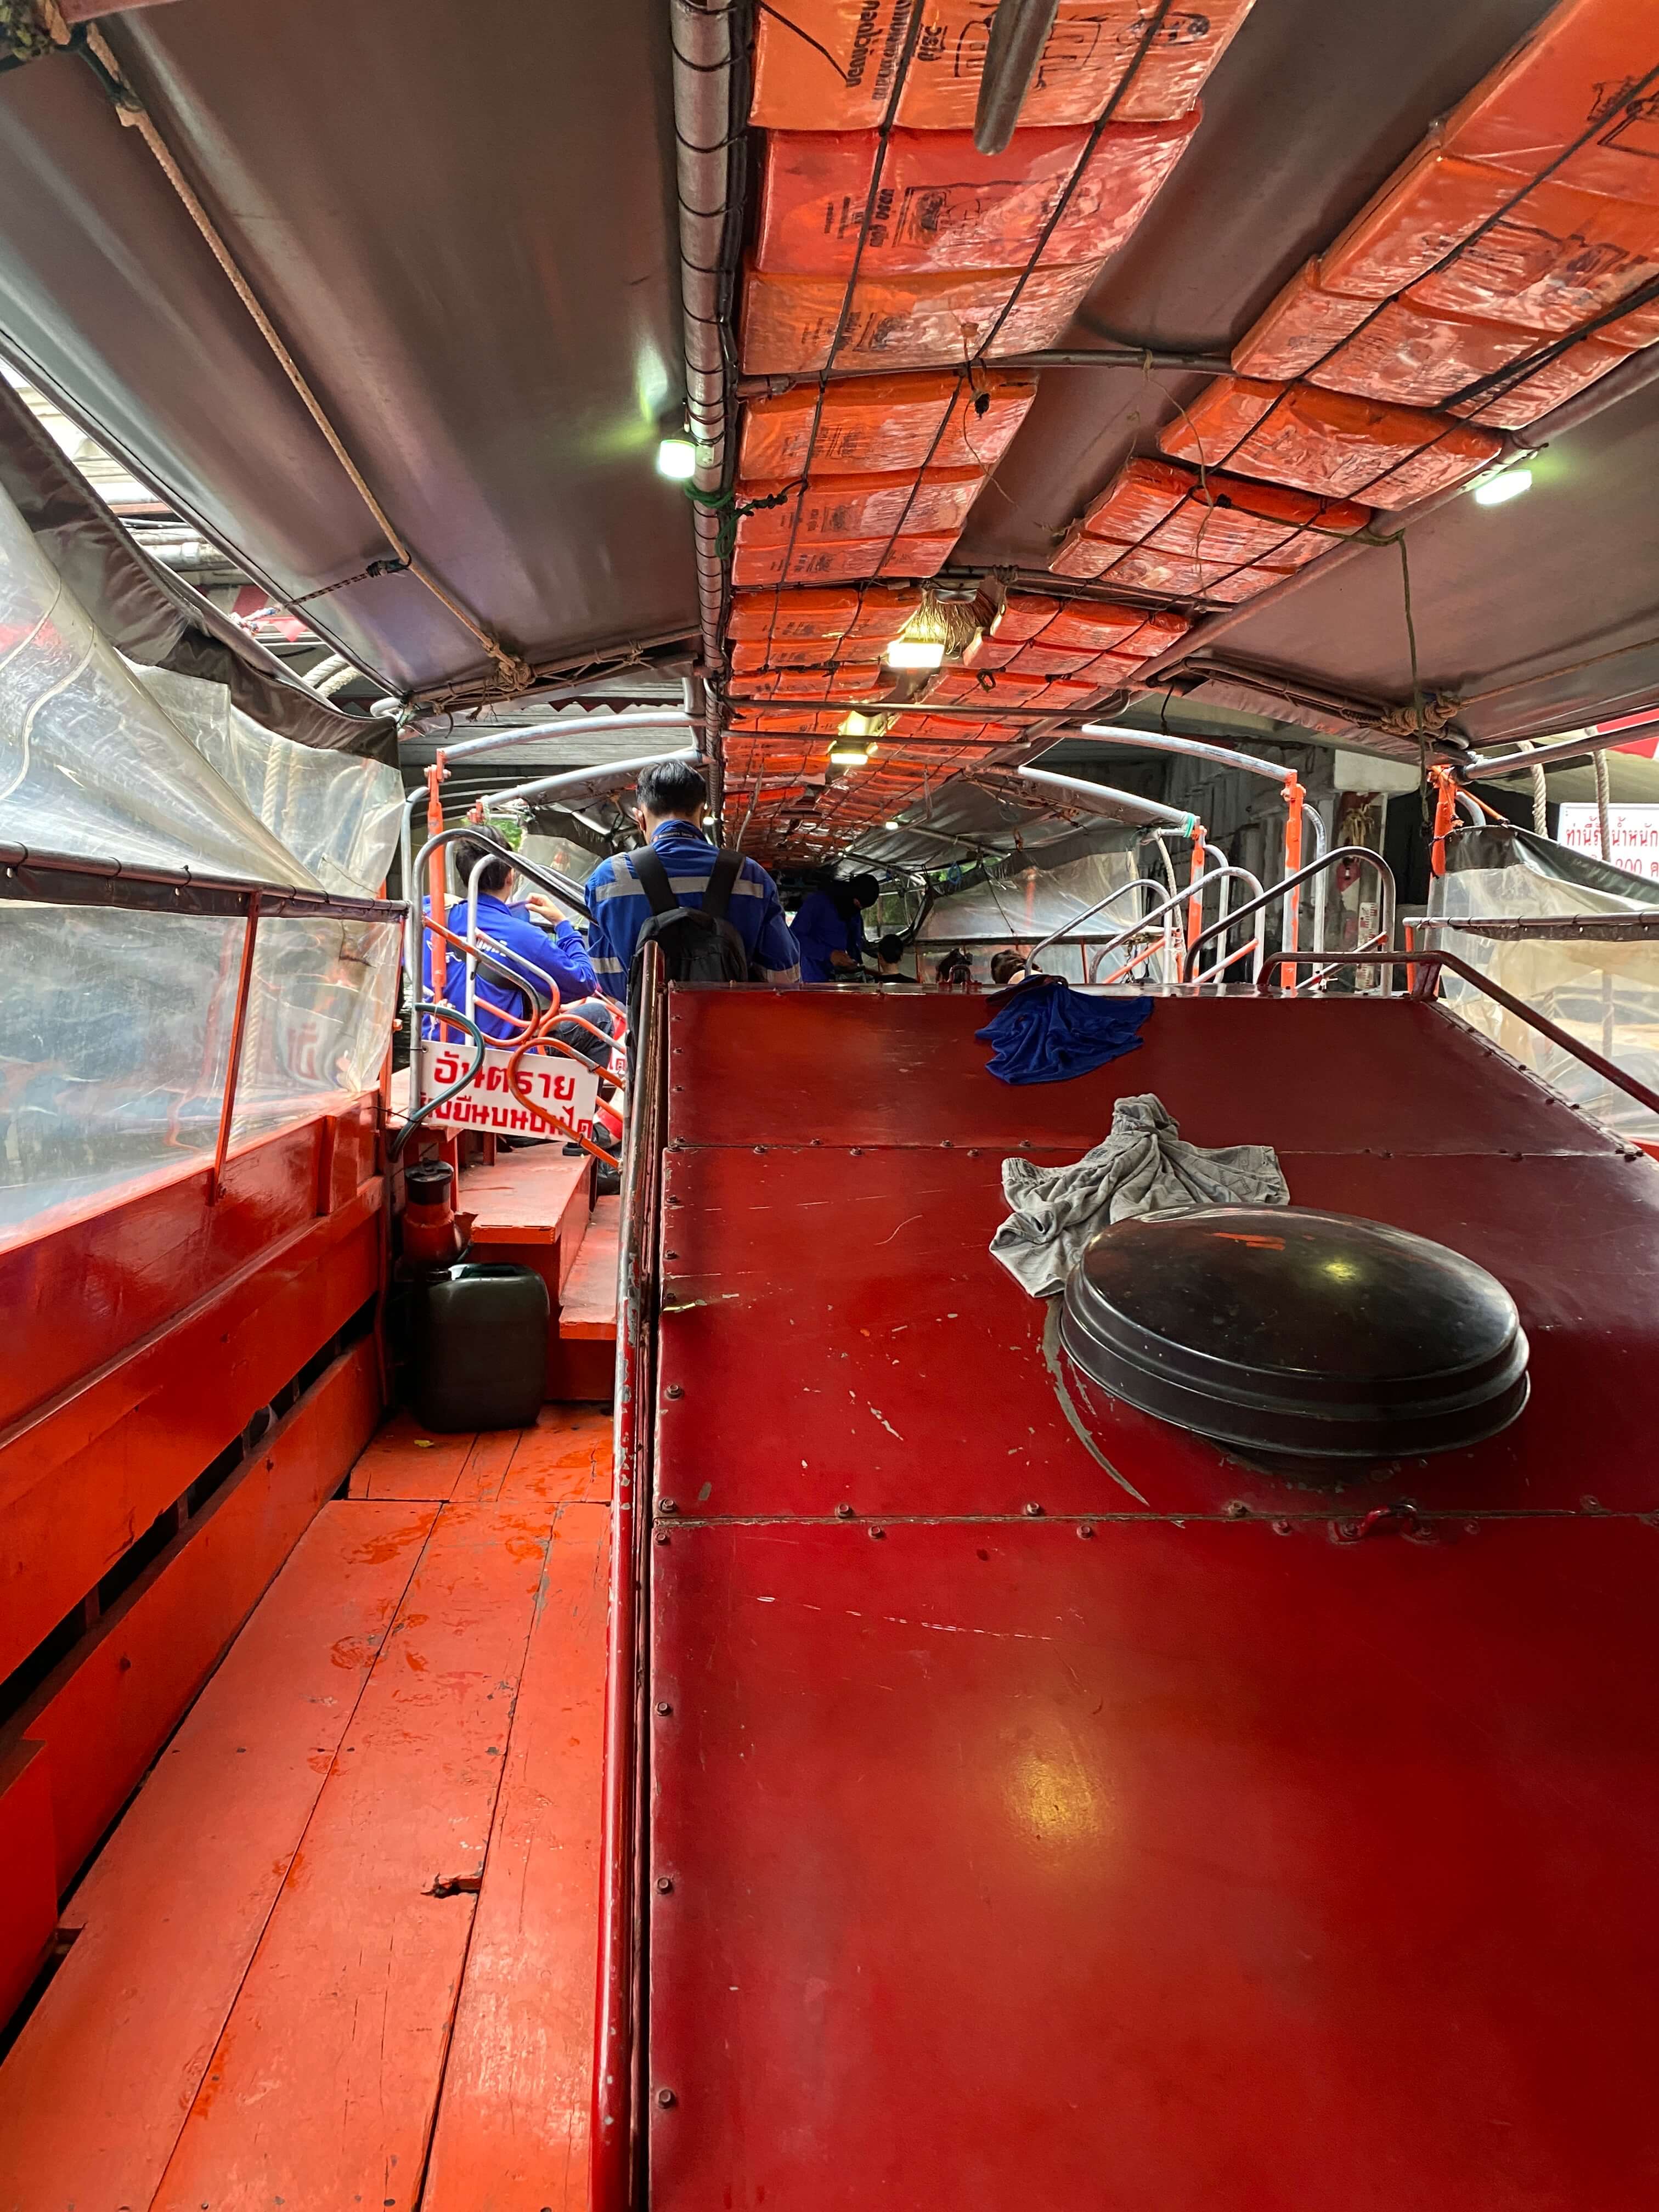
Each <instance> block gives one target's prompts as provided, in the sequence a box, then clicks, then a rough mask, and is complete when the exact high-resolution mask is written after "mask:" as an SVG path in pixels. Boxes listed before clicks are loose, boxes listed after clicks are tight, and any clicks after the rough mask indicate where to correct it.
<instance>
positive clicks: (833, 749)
mask: <svg viewBox="0 0 1659 2212" xmlns="http://www.w3.org/2000/svg"><path fill="white" fill-rule="evenodd" d="M829 757H830V759H831V760H832V761H833V762H834V763H835V764H836V767H837V768H862V767H863V766H864V763H866V761H867V760H868V759H869V757H870V755H869V752H868V751H867V750H866V748H865V747H864V746H863V745H855V744H852V743H851V742H850V740H848V739H845V738H837V739H836V743H835V744H833V745H831V746H830V748H829Z"/></svg>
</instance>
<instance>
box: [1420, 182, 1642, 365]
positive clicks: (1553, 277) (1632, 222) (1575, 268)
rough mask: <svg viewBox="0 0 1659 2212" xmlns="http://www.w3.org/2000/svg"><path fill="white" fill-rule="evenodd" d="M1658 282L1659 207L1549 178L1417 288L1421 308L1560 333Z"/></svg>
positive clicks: (1526, 194) (1482, 231)
mask: <svg viewBox="0 0 1659 2212" xmlns="http://www.w3.org/2000/svg"><path fill="white" fill-rule="evenodd" d="M1655 276H1659V201H1656V202H1646V201H1641V200H1614V199H1608V198H1607V197H1605V196H1604V195H1603V194H1601V193H1600V192H1590V191H1578V190H1576V189H1575V188H1574V187H1573V186H1572V185H1566V184H1564V183H1562V182H1561V180H1560V179H1559V177H1553V178H1547V179H1545V180H1544V181H1543V182H1541V183H1540V184H1536V185H1533V187H1532V188H1531V190H1530V191H1528V192H1526V193H1525V194H1524V196H1523V197H1522V198H1520V199H1519V200H1517V201H1516V203H1515V204H1514V205H1513V206H1512V207H1510V208H1509V209H1507V210H1505V211H1504V214H1502V215H1500V216H1498V218H1497V219H1496V221H1495V222H1491V223H1489V224H1487V225H1486V228H1484V229H1483V230H1481V231H1480V232H1479V233H1478V234H1476V235H1475V236H1474V237H1473V238H1471V239H1469V240H1468V242H1467V243H1466V244H1464V245H1462V246H1460V247H1459V248H1458V250H1457V252H1455V254H1454V255H1453V256H1452V258H1451V259H1450V260H1449V262H1447V263H1446V264H1445V265H1444V267H1443V268H1439V269H1436V270H1434V271H1433V272H1432V273H1431V274H1430V275H1429V276H1425V277H1423V278H1422V279H1421V281H1420V282H1419V283H1418V284H1417V285H1416V286H1415V287H1414V288H1413V295H1412V296H1413V300H1414V301H1416V302H1417V303H1418V304H1419V305H1420V306H1422V307H1430V308H1440V309H1443V310H1445V311H1446V312H1447V313H1451V314H1456V315H1471V316H1475V317H1479V318H1482V319H1486V320H1489V321H1492V322H1501V323H1514V324H1516V325H1519V326H1520V327H1522V329H1526V330H1534V331H1551V332H1553V333H1555V334H1557V335H1559V333H1561V332H1562V331H1572V330H1577V328H1578V327H1579V326H1580V325H1582V324H1583V323H1586V322H1588V321H1589V320H1590V319H1592V318H1593V317H1594V316H1596V315H1599V314H1600V313H1602V311H1603V310H1604V309H1606V308H1608V307H1616V306H1617V305H1618V304H1619V302H1620V301H1621V300H1623V299H1625V298H1626V297H1627V296H1628V295H1630V294H1631V293H1632V292H1633V291H1635V290H1636V289H1638V286H1640V285H1643V284H1645V283H1648V282H1649V281H1650V279H1651V278H1653V277H1655Z"/></svg>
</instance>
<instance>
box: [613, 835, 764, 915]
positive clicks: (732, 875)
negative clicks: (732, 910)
mask: <svg viewBox="0 0 1659 2212" xmlns="http://www.w3.org/2000/svg"><path fill="white" fill-rule="evenodd" d="M630 858H631V859H632V861H633V864H634V874H635V878H636V880H637V881H638V883H639V884H640V887H641V890H643V891H644V893H645V895H646V896H647V898H648V899H649V900H650V902H651V911H652V913H653V914H672V913H673V911H674V909H675V908H676V907H678V904H679V901H678V899H677V898H676V897H675V896H674V891H673V886H672V885H671V884H670V882H669V880H668V871H667V869H666V868H665V867H664V866H663V864H662V855H661V854H659V853H655V852H653V850H652V849H651V848H650V846H648V845H642V846H641V848H640V849H639V851H638V852H637V853H635V854H631V855H630ZM742 866H743V856H742V854H738V853H717V854H715V856H714V866H713V867H712V868H711V869H710V870H709V871H708V882H707V883H706V884H704V885H703V892H702V910H703V912H704V913H705V914H706V915H708V916H709V917H710V919H711V920H713V921H725V919H726V908H727V907H729V906H730V905H731V903H732V886H733V885H734V884H736V882H737V880H738V869H739V868H740V867H742Z"/></svg>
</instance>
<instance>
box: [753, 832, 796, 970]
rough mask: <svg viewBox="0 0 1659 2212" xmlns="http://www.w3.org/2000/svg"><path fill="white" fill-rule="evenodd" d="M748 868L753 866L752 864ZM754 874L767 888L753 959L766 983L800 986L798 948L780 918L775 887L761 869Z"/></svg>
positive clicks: (781, 916)
mask: <svg viewBox="0 0 1659 2212" xmlns="http://www.w3.org/2000/svg"><path fill="white" fill-rule="evenodd" d="M750 866H753V863H752V862H751V863H750ZM755 873H756V874H757V876H758V877H759V878H760V880H761V882H762V883H763V884H764V885H765V887H766V890H765V903H764V905H763V908H762V909H761V925H760V931H759V934H758V935H757V937H756V939H755V956H754V957H755V959H756V961H757V963H758V964H759V967H760V969H761V973H762V975H763V976H764V977H765V979H766V981H768V982H769V983H799V981H800V947H799V945H797V944H796V942H795V935H794V932H793V930H792V929H791V928H790V927H789V925H788V923H787V921H785V920H784V918H783V905H782V902H781V900H780V899H779V897H778V890H777V885H776V884H775V883H774V882H773V881H772V878H771V877H770V876H769V875H768V874H767V873H766V871H765V870H764V869H763V868H756V869H755Z"/></svg>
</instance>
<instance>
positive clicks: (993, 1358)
mask: <svg viewBox="0 0 1659 2212" xmlns="http://www.w3.org/2000/svg"><path fill="white" fill-rule="evenodd" d="M1061 1157H1065V1156H1064V1155H1060V1154H1058V1153H1055V1154H1044V1155H1042V1158H1045V1159H1058V1158H1061ZM1000 1163H1001V1154H1000V1152H999V1151H997V1150H995V1149H986V1150H981V1151H980V1152H978V1153H977V1155H975V1153H973V1152H968V1151H957V1152H923V1153H918V1152H915V1151H908V1150H903V1149H900V1148H892V1149H883V1148H876V1149H872V1150H871V1151H868V1152H865V1153H864V1154H863V1155H862V1156H860V1157H858V1158H853V1157H851V1156H849V1155H848V1153H846V1152H839V1151H830V1150H829V1149H827V1148H826V1149H824V1150H821V1151H811V1150H808V1151H798V1152H789V1151H782V1150H775V1151H774V1150H769V1151H768V1152H765V1153H763V1154H761V1155H758V1156H757V1155H756V1154H755V1153H754V1152H742V1151H738V1150H736V1149H734V1148H715V1147H711V1148H709V1149H708V1150H706V1151H695V1152H678V1153H671V1155H670V1156H669V1159H668V1164H667V1176H666V1185H665V1190H666V1197H667V1201H668V1203H667V1205H666V1207H665V1213H664V1248H665V1255H672V1256H671V1257H665V1291H664V1296H663V1316H662V1322H661V1339H660V1340H661V1346H662V1350H661V1358H660V1364H659V1389H660V1391H661V1392H662V1393H663V1394H664V1395H661V1396H660V1398H659V1435H660V1440H661V1448H660V1457H659V1474H658V1481H659V1494H660V1495H662V1496H664V1497H666V1498H671V1499H672V1500H673V1501H674V1503H675V1504H676V1505H677V1506H678V1509H679V1510H680V1511H681V1512H683V1513H687V1514H708V1515H730V1514H752V1513H763V1514H817V1515H827V1514H830V1513H833V1512H834V1511H835V1510H836V1507H837V1506H838V1505H841V1504H852V1505H853V1506H854V1507H855V1508H856V1509H857V1510H858V1511H859V1512H860V1514H866V1515H876V1516H891V1515H898V1514H929V1513H1018V1512H1019V1511H1020V1510H1022V1508H1023V1507H1024V1505H1025V1504H1028V1503H1034V1504H1040V1505H1042V1507H1043V1508H1044V1509H1045V1510H1047V1511H1048V1512H1049V1513H1098V1512H1103V1511H1112V1510H1139V1509H1140V1508H1141V1507H1142V1506H1143V1505H1144V1506H1145V1507H1147V1508H1150V1509H1152V1510H1156V1511H1158V1512H1164V1513H1170V1512H1206V1511H1208V1512H1219V1511H1220V1510H1222V1509H1223V1508H1224V1506H1225V1505H1226V1504H1228V1503H1230V1502H1231V1501H1233V1500H1237V1499H1241V1498H1242V1499H1246V1500H1249V1501H1252V1502H1255V1503H1257V1504H1260V1505H1261V1508H1262V1510H1265V1511H1270V1512H1275V1513H1283V1512H1291V1513H1303V1512H1328V1511H1337V1510H1340V1511H1342V1512H1347V1511H1350V1510H1352V1509H1353V1506H1354V1505H1355V1504H1356V1503H1358V1502H1370V1500H1371V1499H1372V1498H1383V1497H1396V1496H1399V1495H1401V1492H1402V1489H1403V1490H1405V1491H1407V1492H1409V1494H1411V1495H1413V1496H1414V1497H1416V1498H1418V1499H1419V1501H1420V1502H1421V1503H1423V1504H1425V1505H1434V1504H1441V1505H1445V1506H1455V1507H1457V1508H1459V1509H1472V1508H1487V1507H1492V1508H1501V1509H1504V1510H1515V1509H1516V1508H1538V1507H1541V1506H1548V1507H1557V1508H1559V1507H1576V1506H1577V1504H1578V1502H1579V1500H1580V1498H1582V1497H1583V1496H1584V1495H1585V1493H1586V1492H1589V1493H1590V1494H1591V1495H1593V1496H1595V1497H1596V1498H1599V1499H1600V1500H1601V1503H1602V1504H1605V1505H1607V1506H1612V1507H1620V1508H1626V1509H1634V1510H1650V1509H1652V1508H1654V1507H1655V1506H1659V1461H1656V1455H1655V1454H1654V1452H1653V1450H1652V1448H1651V1442H1650V1434H1649V1428H1648V1413H1647V1398H1648V1389H1647V1384H1646V1382H1645V1379H1644V1378H1645V1377H1646V1376H1650V1375H1651V1374H1652V1373H1653V1372H1654V1371H1655V1368H1656V1364H1659V1170H1655V1168H1654V1167H1653V1165H1652V1164H1651V1163H1650V1162H1649V1161H1648V1160H1646V1159H1644V1158H1637V1159H1635V1160H1626V1159H1624V1158H1620V1157H1619V1156H1618V1155H1617V1154H1602V1155H1600V1156H1596V1157H1590V1158H1528V1159H1524V1160H1521V1161H1518V1162H1517V1161H1512V1160H1509V1159H1504V1158H1493V1157H1484V1158H1483V1157H1472V1158H1461V1159H1447V1158H1419V1159H1383V1158H1377V1157H1376V1156H1374V1155H1368V1154H1364V1153H1348V1154H1335V1153H1327V1154H1322V1155H1316V1156H1313V1157H1310V1158H1304V1157H1300V1156H1297V1155H1294V1154H1287V1155H1286V1156H1285V1160H1284V1165H1285V1173H1286V1176H1287V1179H1288V1181H1289V1183H1290V1187H1291V1195H1292V1197H1293V1198H1294V1199H1296V1200H1297V1201H1298V1202H1303V1203H1306V1204H1308V1205H1310V1206H1333V1207H1336V1208H1338V1209H1340V1210H1344V1211H1347V1212H1355V1213H1359V1214H1363V1215H1366V1216H1368V1217H1370V1218H1375V1219H1377V1220H1383V1221H1390V1222H1393V1223H1395V1225H1397V1226H1399V1227H1401V1228H1405V1229H1411V1230H1415V1231H1418V1232H1419V1234H1422V1235H1425V1236H1430V1237H1438V1238H1439V1239H1441V1241H1443V1243H1448V1244H1450V1245H1451V1246H1453V1247H1454V1248H1455V1249H1457V1250H1459V1251H1462V1252H1465V1253H1467V1254H1468V1256H1469V1257H1470V1258H1471V1259H1474V1260H1477V1261H1480V1262H1481V1263H1482V1264H1483V1265H1484V1266H1486V1267H1491V1268H1492V1271H1493V1272H1494V1273H1496V1274H1497V1275H1498V1277H1499V1279H1501V1280H1502V1281H1503V1282H1504V1283H1505V1284H1506V1285H1508V1286H1509V1288H1510V1291H1511V1292H1512V1293H1513V1295H1514V1297H1515V1298H1516V1303H1517V1304H1518V1305H1519V1307H1520V1310H1521V1315H1522V1321H1523V1322H1524V1323H1525V1324H1526V1326H1527V1328H1528V1333H1529V1334H1530V1337H1531V1340H1532V1371H1533V1401H1532V1403H1531V1405H1530V1406H1529V1407H1528V1409H1527V1411H1526V1413H1524V1414H1523V1415H1522V1419H1521V1420H1520V1422H1519V1423H1517V1424H1516V1426H1515V1427H1514V1428H1513V1429H1512V1430H1510V1431H1508V1432H1507V1433H1506V1434H1505V1435H1504V1436H1501V1437H1494V1438H1492V1440H1490V1441H1489V1442H1488V1443H1485V1444H1481V1445H1478V1446H1476V1447H1475V1448H1474V1449H1472V1450H1470V1451H1467V1452H1458V1453H1452V1454H1448V1455H1443V1456H1442V1457H1439V1458H1437V1459H1435V1460H1432V1461H1431V1462H1426V1463H1424V1462H1419V1463H1416V1464H1414V1465H1413V1466H1412V1467H1410V1468H1407V1469H1405V1470H1404V1471H1403V1473H1402V1474H1401V1475H1399V1476H1396V1477H1389V1478H1386V1479H1385V1480H1383V1482H1382V1483H1381V1484H1380V1485H1376V1486H1370V1487H1369V1488H1367V1487H1366V1486H1364V1485H1361V1486H1356V1487H1351V1488H1350V1490H1349V1491H1348V1492H1346V1494H1345V1496H1344V1497H1343V1498H1341V1499H1340V1500H1339V1501H1338V1502H1336V1503H1334V1504H1333V1502H1332V1500H1331V1496H1330V1493H1329V1492H1310V1491H1308V1490H1306V1489H1304V1488H1301V1487H1298V1486H1296V1485H1294V1484H1292V1483H1290V1482H1287V1481H1283V1480H1276V1479H1274V1478H1273V1477H1272V1476H1269V1475H1265V1474H1260V1473H1258V1472H1253V1471H1252V1470H1249V1469H1247V1468H1243V1467H1242V1466H1241V1465H1239V1464H1238V1463H1237V1462H1235V1461H1231V1460H1230V1459H1228V1458H1226V1457H1225V1456H1224V1455H1223V1454H1222V1453H1221V1452H1220V1451H1218V1449H1216V1448H1214V1447H1213V1446H1212V1445H1209V1444H1206V1443H1201V1442H1200V1441H1199V1440H1198V1439H1197V1438H1194V1437H1190V1436H1188V1435H1186V1434H1184V1433H1183V1432H1182V1431H1179V1430H1176V1429H1172V1428H1170V1427H1168V1426H1167V1425H1164V1424H1163V1423H1159V1422H1154V1421H1152V1420H1150V1419H1146V1418H1145V1417H1144V1416H1141V1415H1139V1414H1135V1413H1132V1412H1130V1411H1129V1410H1128V1409H1127V1408H1121V1409H1117V1408H1112V1407H1109V1406H1105V1405H1102V1407H1100V1408H1098V1409H1097V1418H1098V1421H1099V1441H1100V1443H1101V1446H1102V1449H1103V1451H1104V1453H1105V1455H1106V1457H1107V1458H1108V1459H1109V1461H1110V1462H1111V1463H1112V1465H1113V1466H1114V1467H1115V1468H1116V1469H1117V1470H1118V1472H1119V1474H1121V1476H1122V1477H1123V1478H1124V1480H1125V1481H1126V1482H1127V1485H1128V1486H1129V1487H1128V1488H1127V1489H1126V1488H1125V1487H1123V1486H1122V1485H1121V1484H1119V1483H1116V1482H1115V1481H1114V1480H1113V1479H1112V1476H1111V1475H1110V1474H1109V1473H1108V1472H1107V1471H1106V1470H1105V1469H1104V1468H1102V1467H1101V1466H1100V1465H1099V1464H1098V1462H1097V1461H1095V1460H1094V1459H1092V1458H1091V1456H1090V1455H1089V1453H1088V1452H1087V1451H1086V1450H1085V1448H1084V1446H1083V1445H1082V1444H1081V1443H1079V1441H1078V1438H1077V1437H1076V1436H1075V1435H1074V1433H1073V1430H1072V1428H1071V1426H1070V1425H1069V1424H1068V1422H1067V1420H1066V1414H1065V1412H1064V1410H1063V1408H1062V1407H1061V1405H1060V1400H1059V1398H1058V1395H1057V1393H1056V1390H1055V1387H1054V1376H1053V1374H1052V1372H1051V1370H1050V1368H1049V1366H1048V1362H1047V1361H1046V1359H1045V1358H1044V1355H1043V1349H1042V1329H1043V1321H1044V1316H1045V1312H1046V1309H1045V1307H1044V1306H1043V1305H1042V1304H1041V1303H1040V1302H1039V1301H1037V1300H1035V1299H1032V1298H1030V1297H1027V1296H1026V1295H1025V1293H1024V1291H1022V1290H1021V1289H1020V1288H1019V1287H1018V1285H1017V1284H1016V1283H1015V1282H1014V1281H1013V1279H1012V1277H1010V1276H1009V1275H1008V1274H1007V1273H1006V1271H1005V1270H1004V1269H1003V1268H1002V1267H1000V1265H999V1264H998V1263H997V1262H996V1261H994V1260H993V1259H992V1258H991V1257H990V1255H989V1253H988V1251H987V1245H988V1243H989V1241H990V1237H991V1234H992V1231H994V1228H995V1227H996V1225H997V1224H998V1223H999V1222H1000V1220H1001V1219H1002V1218H1003V1217H1004V1214H1005V1213H1006V1206H1005V1205H1004V1202H1003V1199H1002V1192H1001V1182H1000ZM671 1390H672V1391H676V1392H678V1394H679V1395H678V1396H674V1397H670V1396H668V1395H665V1394H666V1393H667V1392H669V1391H671Z"/></svg>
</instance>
